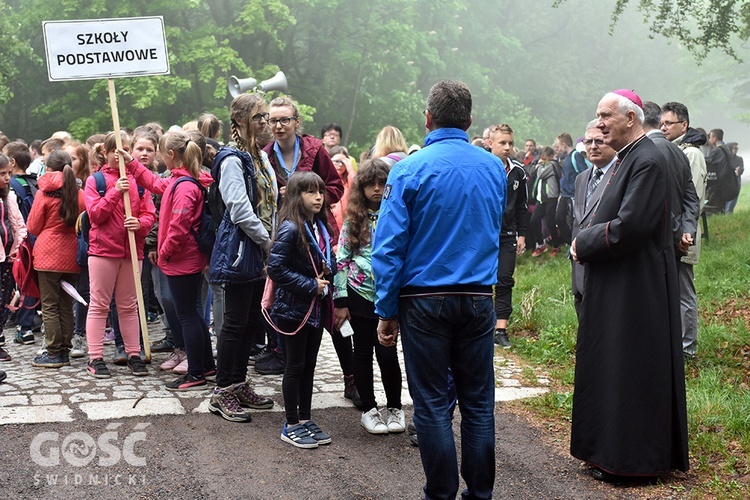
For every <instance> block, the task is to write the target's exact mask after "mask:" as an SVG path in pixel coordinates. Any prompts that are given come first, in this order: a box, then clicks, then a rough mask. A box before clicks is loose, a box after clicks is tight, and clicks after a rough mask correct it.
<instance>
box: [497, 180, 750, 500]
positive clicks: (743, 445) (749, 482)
mask: <svg viewBox="0 0 750 500" xmlns="http://www.w3.org/2000/svg"><path fill="white" fill-rule="evenodd" d="M708 227H709V240H708V242H706V240H705V239H704V240H703V247H702V250H701V259H700V263H699V264H698V265H697V266H696V267H695V287H696V290H697V293H698V307H699V320H698V342H699V346H698V355H697V357H696V359H695V361H691V362H689V363H687V364H686V386H687V404H688V434H689V439H690V464H691V471H690V473H688V475H687V476H685V477H684V478H682V480H680V481H678V482H677V483H676V484H675V483H670V484H668V486H669V488H670V489H671V490H673V493H678V494H679V496H690V497H693V498H750V387H749V386H750V334H749V333H748V332H749V331H750V186H745V189H744V190H743V191H742V193H741V194H740V201H739V203H738V207H737V209H736V210H735V213H734V214H732V215H726V216H713V217H709V219H708ZM516 281H517V283H516V287H515V289H514V297H513V302H514V304H513V307H514V311H515V312H514V315H513V317H512V318H511V324H510V326H509V329H510V331H511V333H512V340H513V343H514V349H515V351H516V352H517V353H518V354H519V355H520V356H521V357H522V358H523V359H525V360H526V361H528V362H529V363H532V364H535V365H538V366H541V367H543V368H544V370H545V371H546V372H547V373H549V376H550V381H551V387H550V389H551V390H550V392H549V393H547V394H544V395H542V396H539V397H536V398H532V399H529V400H526V401H525V402H524V403H523V404H524V405H525V406H526V407H527V408H528V409H529V410H530V411H531V413H532V414H533V415H534V416H536V417H538V418H540V419H543V420H546V421H551V422H554V423H556V425H554V426H553V427H555V428H557V429H559V428H560V426H561V425H563V424H564V426H565V428H569V426H568V425H567V424H568V422H569V421H570V415H571V409H572V399H573V398H572V395H573V376H574V369H575V344H576V333H577V328H578V323H577V319H576V314H575V310H574V308H573V297H572V295H571V292H570V261H569V260H568V259H567V258H565V257H564V256H557V257H552V258H550V257H549V256H548V255H547V254H543V255H542V256H540V257H537V258H532V257H531V256H530V252H526V253H525V254H524V255H523V256H522V257H520V258H519V260H518V264H517V268H516Z"/></svg>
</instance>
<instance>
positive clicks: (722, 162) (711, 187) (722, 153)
mask: <svg viewBox="0 0 750 500" xmlns="http://www.w3.org/2000/svg"><path fill="white" fill-rule="evenodd" d="M706 170H707V175H706V198H708V205H710V206H714V207H722V208H723V207H724V205H725V204H726V203H727V202H728V201H731V200H733V199H735V198H737V195H739V194H740V186H739V184H738V183H737V175H736V174H735V173H734V169H732V162H731V153H730V152H729V150H728V149H727V147H726V146H723V145H721V146H717V147H715V148H714V149H713V150H711V153H710V154H709V155H708V156H707V157H706Z"/></svg>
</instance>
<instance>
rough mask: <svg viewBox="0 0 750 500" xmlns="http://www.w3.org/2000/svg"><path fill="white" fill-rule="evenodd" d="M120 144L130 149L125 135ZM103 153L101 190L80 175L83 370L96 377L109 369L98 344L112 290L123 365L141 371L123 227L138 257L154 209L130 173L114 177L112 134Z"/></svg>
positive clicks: (116, 171)
mask: <svg viewBox="0 0 750 500" xmlns="http://www.w3.org/2000/svg"><path fill="white" fill-rule="evenodd" d="M122 145H123V149H124V150H126V151H127V150H129V149H130V138H129V137H128V135H127V134H125V133H122ZM104 154H105V156H106V160H107V163H105V164H104V165H102V167H101V168H100V170H99V172H101V173H102V174H103V175H104V179H105V183H106V189H105V191H104V193H103V194H99V192H98V191H97V187H96V176H94V175H92V176H91V177H89V178H88V179H86V189H85V191H84V197H85V200H86V212H87V213H88V217H89V220H90V221H91V230H90V231H89V279H90V282H91V303H90V304H89V313H88V317H87V318H86V340H87V341H88V345H89V359H90V360H89V363H88V365H87V369H88V372H89V373H90V374H91V375H92V376H94V377H96V378H109V377H110V373H109V369H108V368H107V365H106V364H105V363H104V358H103V350H104V347H103V344H104V328H105V326H106V321H107V314H108V313H109V304H110V301H111V299H112V294H113V293H114V295H115V303H116V305H117V312H118V314H119V319H120V330H121V332H122V339H123V341H124V343H125V352H126V353H127V356H128V368H130V371H131V372H132V373H133V375H147V374H148V370H147V369H146V365H145V364H144V362H143V361H142V360H141V358H140V351H141V347H140V342H139V335H140V328H139V324H138V304H137V292H136V288H135V287H136V282H135V280H134V278H133V267H132V264H131V260H130V245H129V243H128V231H132V232H133V233H135V247H136V251H137V252H138V260H143V244H144V242H145V239H146V235H147V234H148V232H149V231H150V230H151V227H152V226H153V225H154V221H155V220H156V209H155V207H154V202H153V201H152V200H151V193H149V192H148V191H145V192H144V193H143V196H140V194H139V192H138V187H137V186H136V183H135V179H134V178H133V177H132V176H130V175H128V176H126V177H120V170H119V166H118V157H117V142H116V137H115V134H114V133H109V134H107V137H106V138H105V139H104ZM128 157H129V155H128ZM125 191H127V192H128V194H129V196H130V210H131V216H130V217H125V205H124V203H123V193H124V192H125ZM138 286H140V282H139V283H138Z"/></svg>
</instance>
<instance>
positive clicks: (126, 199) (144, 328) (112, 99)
mask: <svg viewBox="0 0 750 500" xmlns="http://www.w3.org/2000/svg"><path fill="white" fill-rule="evenodd" d="M107 86H108V87H109V106H110V108H111V109H112V122H113V123H114V132H115V140H116V141H117V148H118V149H122V135H121V134H120V115H119V114H118V112H117V94H116V93H115V81H114V80H113V79H112V78H108V79H107ZM126 176H127V171H126V170H125V160H123V159H122V156H121V155H120V177H126ZM122 202H123V204H124V205H125V217H126V218H127V217H130V216H131V215H133V213H132V211H131V210H130V193H129V192H127V191H125V192H124V193H122ZM128 243H130V261H131V263H132V264H133V279H134V280H135V291H136V296H137V297H138V317H139V318H140V322H141V333H142V335H143V349H144V351H145V353H146V361H151V342H150V341H149V338H148V323H147V322H146V309H145V306H144V303H143V289H142V288H141V271H140V268H139V266H138V249H137V248H136V246H135V233H134V232H133V231H128Z"/></svg>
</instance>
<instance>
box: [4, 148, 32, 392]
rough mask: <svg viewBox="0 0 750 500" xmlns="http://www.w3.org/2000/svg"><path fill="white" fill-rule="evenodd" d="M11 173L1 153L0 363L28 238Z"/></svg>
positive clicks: (6, 359) (8, 356)
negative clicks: (16, 268) (18, 262)
mask: <svg viewBox="0 0 750 500" xmlns="http://www.w3.org/2000/svg"><path fill="white" fill-rule="evenodd" d="M10 170H11V163H10V160H9V159H8V157H7V156H5V155H4V154H2V153H0V301H2V302H0V362H2V361H10V355H9V354H8V353H7V352H6V351H5V350H4V349H3V348H2V346H4V345H5V336H4V335H3V334H2V331H3V328H5V323H6V322H7V321H8V317H9V316H10V309H8V305H9V304H10V301H11V298H12V297H13V292H14V290H15V287H16V282H15V281H14V280H13V272H12V271H13V261H14V260H15V259H16V257H17V256H18V246H19V245H20V244H21V241H22V240H23V239H24V238H25V237H26V224H25V223H24V221H23V215H21V210H20V209H19V208H18V198H16V193H14V192H13V190H12V189H10ZM0 378H5V377H1V376H0Z"/></svg>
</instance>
